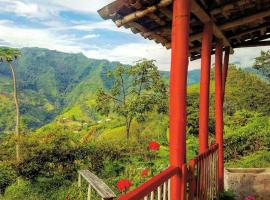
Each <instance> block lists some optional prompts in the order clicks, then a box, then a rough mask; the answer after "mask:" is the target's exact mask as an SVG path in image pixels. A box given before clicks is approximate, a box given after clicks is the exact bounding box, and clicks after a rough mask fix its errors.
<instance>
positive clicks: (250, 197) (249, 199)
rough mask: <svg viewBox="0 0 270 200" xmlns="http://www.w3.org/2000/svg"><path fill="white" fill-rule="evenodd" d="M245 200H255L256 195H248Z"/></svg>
mask: <svg viewBox="0 0 270 200" xmlns="http://www.w3.org/2000/svg"><path fill="white" fill-rule="evenodd" d="M245 200H255V197H253V196H247V197H245Z"/></svg>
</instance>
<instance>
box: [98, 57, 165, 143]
mask: <svg viewBox="0 0 270 200" xmlns="http://www.w3.org/2000/svg"><path fill="white" fill-rule="evenodd" d="M108 78H111V79H112V80H113V86H112V88H111V89H110V90H109V91H105V90H104V89H99V90H98V92H97V101H96V102H97V108H98V110H99V111H100V112H101V113H103V114H109V113H110V112H114V113H117V114H118V115H120V116H122V117H124V119H125V126H126V136H127V139H128V138H129V137H130V128H131V123H132V121H133V120H134V119H137V121H139V122H142V121H144V120H145V117H146V114H147V113H149V112H151V111H154V110H155V109H156V110H157V111H158V112H167V100H168V98H167V89H166V85H165V83H164V81H163V79H162V77H161V76H160V74H159V71H158V69H157V67H156V66H155V64H154V61H153V60H146V59H143V60H140V61H138V62H136V64H135V65H134V66H132V67H124V66H119V67H117V68H116V69H115V70H114V71H111V72H110V73H108Z"/></svg>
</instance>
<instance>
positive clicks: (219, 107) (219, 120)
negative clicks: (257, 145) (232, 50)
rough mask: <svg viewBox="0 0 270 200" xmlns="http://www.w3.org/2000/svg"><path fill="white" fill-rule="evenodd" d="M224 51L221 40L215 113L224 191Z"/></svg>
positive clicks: (217, 59)
mask: <svg viewBox="0 0 270 200" xmlns="http://www.w3.org/2000/svg"><path fill="white" fill-rule="evenodd" d="M222 51H223V42H222V40H219V41H218V43H217V45H216V53H215V114H216V116H215V117H216V143H217V144H218V146H219V149H218V189H219V191H223V185H224V184H223V182H224V161H223V160H224V159H223V103H222V95H223V87H222Z"/></svg>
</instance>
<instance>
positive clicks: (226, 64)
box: [222, 47, 230, 102]
mask: <svg viewBox="0 0 270 200" xmlns="http://www.w3.org/2000/svg"><path fill="white" fill-rule="evenodd" d="M229 57H230V49H229V48H228V47H226V49H225V56H224V63H223V69H222V92H223V94H222V102H224V96H225V86H226V80H227V74H228V67H229Z"/></svg>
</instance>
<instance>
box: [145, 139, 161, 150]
mask: <svg viewBox="0 0 270 200" xmlns="http://www.w3.org/2000/svg"><path fill="white" fill-rule="evenodd" d="M159 148H160V144H159V143H157V142H156V141H150V142H149V143H148V149H149V150H151V151H158V150H159Z"/></svg>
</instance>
